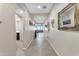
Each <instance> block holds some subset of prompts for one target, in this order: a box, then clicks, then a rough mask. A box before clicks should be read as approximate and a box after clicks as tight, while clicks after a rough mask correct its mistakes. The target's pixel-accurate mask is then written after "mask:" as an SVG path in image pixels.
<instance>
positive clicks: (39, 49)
mask: <svg viewBox="0 0 79 59" xmlns="http://www.w3.org/2000/svg"><path fill="white" fill-rule="evenodd" d="M16 43H17V51H16V55H17V56H57V54H56V53H55V51H54V50H53V49H52V47H51V46H50V44H49V43H48V41H47V40H46V39H44V33H39V34H38V35H37V39H34V40H33V42H32V43H31V45H30V46H29V47H28V48H27V49H26V50H24V49H23V44H22V42H21V41H17V42H16Z"/></svg>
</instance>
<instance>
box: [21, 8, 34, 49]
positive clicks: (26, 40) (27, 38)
mask: <svg viewBox="0 0 79 59" xmlns="http://www.w3.org/2000/svg"><path fill="white" fill-rule="evenodd" d="M22 20H23V46H24V48H27V47H28V46H29V45H30V43H31V42H32V40H33V39H34V30H31V28H30V27H31V26H30V25H29V20H31V18H30V15H29V13H28V11H27V9H26V10H25V11H24V15H23V19H22Z"/></svg>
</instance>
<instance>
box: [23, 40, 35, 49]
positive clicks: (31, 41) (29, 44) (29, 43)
mask: <svg viewBox="0 0 79 59" xmlns="http://www.w3.org/2000/svg"><path fill="white" fill-rule="evenodd" d="M33 40H34V39H32V40H31V41H30V42H29V43H28V45H27V47H24V48H23V50H26V49H27V48H28V47H29V46H30V44H31V43H32V41H33Z"/></svg>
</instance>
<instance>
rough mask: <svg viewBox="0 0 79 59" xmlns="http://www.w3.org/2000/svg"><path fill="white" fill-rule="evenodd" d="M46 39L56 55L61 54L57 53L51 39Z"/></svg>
mask: <svg viewBox="0 0 79 59" xmlns="http://www.w3.org/2000/svg"><path fill="white" fill-rule="evenodd" d="M47 40H48V42H49V44H50V46H51V47H52V48H53V49H54V51H55V52H56V54H57V55H58V56H61V55H60V54H59V52H58V51H57V50H56V48H55V47H54V45H53V44H52V41H50V39H47Z"/></svg>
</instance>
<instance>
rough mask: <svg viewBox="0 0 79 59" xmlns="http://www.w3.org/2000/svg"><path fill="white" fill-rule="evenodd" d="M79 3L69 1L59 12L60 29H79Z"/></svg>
mask: <svg viewBox="0 0 79 59" xmlns="http://www.w3.org/2000/svg"><path fill="white" fill-rule="evenodd" d="M78 6H79V5H77V4H75V3H69V4H68V5H67V6H66V7H65V8H63V9H62V10H61V11H60V12H59V13H58V30H68V31H79V21H78V19H79V15H78V14H77V13H78V12H79V10H78V8H77V7H78Z"/></svg>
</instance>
